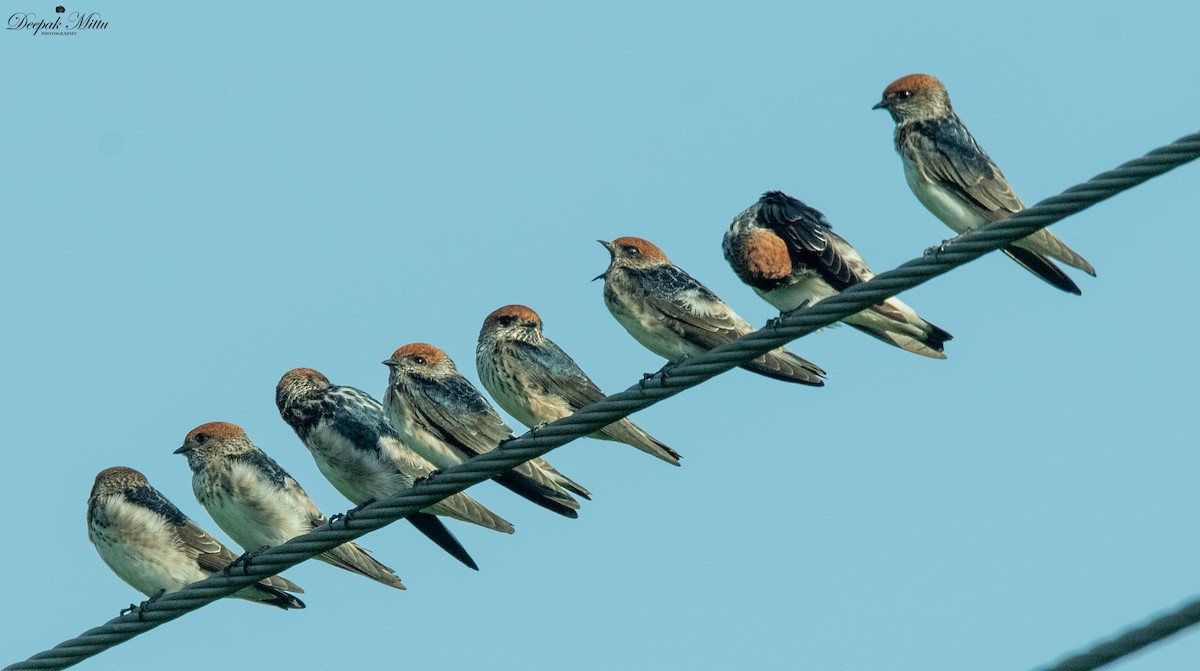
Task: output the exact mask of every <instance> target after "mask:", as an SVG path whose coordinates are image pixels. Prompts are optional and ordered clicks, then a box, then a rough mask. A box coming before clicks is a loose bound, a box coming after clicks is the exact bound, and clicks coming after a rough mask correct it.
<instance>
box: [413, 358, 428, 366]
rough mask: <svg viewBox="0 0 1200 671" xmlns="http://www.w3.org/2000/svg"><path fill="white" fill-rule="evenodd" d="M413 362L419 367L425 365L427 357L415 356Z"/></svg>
mask: <svg viewBox="0 0 1200 671" xmlns="http://www.w3.org/2000/svg"><path fill="white" fill-rule="evenodd" d="M412 360H413V363H415V364H417V365H418V366H424V365H425V357H423V356H414V357H413V358H412Z"/></svg>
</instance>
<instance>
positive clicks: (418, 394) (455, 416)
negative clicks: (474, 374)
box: [409, 377, 513, 459]
mask: <svg viewBox="0 0 1200 671" xmlns="http://www.w3.org/2000/svg"><path fill="white" fill-rule="evenodd" d="M411 390H412V393H411V394H410V395H409V398H410V400H411V402H412V405H413V408H414V409H415V410H416V412H417V413H418V414H419V415H420V416H421V417H422V418H423V419H424V420H425V421H426V423H427V425H428V426H427V428H428V429H429V430H431V431H434V432H436V433H438V434H440V436H441V437H442V438H443V439H444V440H445V441H446V442H447V443H449V444H450V445H452V446H453V447H454V448H455V449H456V450H458V451H459V452H460V453H461V454H462V456H463V457H464V458H468V459H469V458H471V457H473V456H475V455H479V454H483V453H484V452H488V451H491V450H492V449H494V448H495V447H496V446H497V445H499V444H500V441H502V440H504V439H506V438H510V437H512V435H513V434H512V430H511V429H509V428H508V425H507V424H505V423H504V420H502V419H500V415H498V414H496V411H495V409H493V408H492V406H491V404H490V403H488V402H487V399H485V398H483V396H482V395H481V394H480V393H479V391H478V390H476V389H475V388H474V387H473V386H471V383H470V382H468V381H467V380H466V379H464V378H462V377H452V378H447V379H443V380H429V381H427V382H426V383H425V384H422V385H419V386H414V387H412V388H411Z"/></svg>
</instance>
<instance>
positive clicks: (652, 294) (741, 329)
mask: <svg viewBox="0 0 1200 671" xmlns="http://www.w3.org/2000/svg"><path fill="white" fill-rule="evenodd" d="M597 242H599V243H600V244H601V245H604V248H605V249H607V250H608V253H609V254H610V255H611V257H612V258H611V260H610V261H609V264H608V269H607V270H605V271H604V273H603V274H601V275H600V276H598V277H596V279H601V278H604V304H605V305H607V306H608V311H609V312H611V313H612V316H613V317H615V318H616V320H617V322H619V323H620V324H621V326H623V327H625V330H626V331H628V332H629V335H631V336H633V338H634V339H635V340H637V341H638V342H640V343H641V344H642V345H643V346H644V347H645V348H646V349H648V350H650V351H651V352H654V353H655V354H657V355H659V356H661V357H663V358H665V359H666V360H667V361H669V362H676V361H679V360H680V359H683V358H684V357H689V356H694V355H697V354H702V353H704V352H707V351H708V350H710V349H712V348H714V347H717V346H718V345H724V344H726V343H730V342H733V341H734V340H736V339H737V338H739V337H741V336H743V335H746V334H747V333H751V332H753V331H754V328H753V327H751V326H750V324H749V323H747V322H746V320H745V319H742V318H741V317H739V316H738V315H737V313H736V312H734V311H733V310H732V309H731V308H730V307H729V306H728V305H726V304H725V302H724V301H722V300H721V299H720V298H718V297H717V295H716V294H714V293H713V292H712V291H709V289H708V287H706V286H704V285H703V284H701V283H700V281H699V280H697V279H696V278H694V277H692V276H691V275H689V274H687V273H686V272H685V271H684V270H683V269H681V268H680V267H678V266H676V265H675V264H673V263H671V261H670V259H668V258H667V255H666V254H664V253H663V251H662V250H661V249H659V248H658V247H656V246H655V245H654V244H653V243H651V242H648V241H646V240H643V239H641V238H633V237H622V238H617V239H616V240H613V241H612V242H605V241H603V240H598V241H597ZM741 366H742V368H745V369H746V370H749V371H752V372H755V373H758V374H760V375H765V376H767V377H771V378H775V379H777V380H783V381H785V382H795V383H797V384H806V385H810V386H814V387H820V386H823V385H824V384H825V381H824V380H822V379H821V378H823V377H825V371H823V370H821V368H820V367H819V366H817V365H816V364H814V363H812V362H810V361H806V360H804V359H801V358H800V357H798V356H796V355H795V354H793V353H792V352H790V351H789V350H787V349H786V348H783V347H780V348H777V349H773V350H771V351H770V352H767V353H766V354H764V355H762V356H760V357H758V358H757V359H754V360H753V361H748V362H746V363H744V364H741Z"/></svg>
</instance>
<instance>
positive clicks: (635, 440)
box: [592, 418, 683, 466]
mask: <svg viewBox="0 0 1200 671" xmlns="http://www.w3.org/2000/svg"><path fill="white" fill-rule="evenodd" d="M592 435H593V437H595V438H600V439H603V440H615V441H617V442H621V443H625V444H626V445H632V446H633V447H636V448H637V449H639V450H641V451H643V452H645V453H646V454H650V455H653V456H656V457H658V458H659V459H662V460H663V461H665V462H667V463H668V464H672V465H674V466H678V465H679V460H680V459H682V458H683V455H681V454H679V453H678V452H676V451H675V450H672V449H671V448H670V447H668V446H667V445H665V444H664V443H662V442H661V441H659V440H658V439H657V438H655V437H654V436H651V435H650V434H648V433H646V431H645V430H644V429H642V427H640V426H638V425H637V424H634V423H633V422H631V421H629V419H628V418H626V419H622V420H620V421H617V422H613V423H612V424H609V425H608V426H606V427H604V428H603V429H600V430H599V431H597V432H596V433H594V434H592Z"/></svg>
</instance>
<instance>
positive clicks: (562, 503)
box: [383, 343, 591, 518]
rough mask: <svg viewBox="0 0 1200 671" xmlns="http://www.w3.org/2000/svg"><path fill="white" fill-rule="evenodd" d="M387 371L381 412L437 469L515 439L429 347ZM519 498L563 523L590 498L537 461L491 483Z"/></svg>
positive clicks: (401, 353)
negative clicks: (552, 513) (517, 495)
mask: <svg viewBox="0 0 1200 671" xmlns="http://www.w3.org/2000/svg"><path fill="white" fill-rule="evenodd" d="M383 363H384V365H386V366H387V367H388V385H387V392H386V393H385V394H384V396H383V407H384V411H385V412H386V413H387V418H388V421H389V422H390V423H391V425H392V428H394V429H395V430H396V432H397V433H399V434H400V436H401V437H402V438H403V439H404V441H405V442H406V443H408V444H409V445H411V446H412V448H413V449H414V450H416V451H417V452H419V453H420V454H421V456H423V457H425V458H426V459H428V460H429V461H431V462H433V463H434V464H436V465H437V466H438V468H450V467H451V466H456V465H458V464H461V463H463V462H465V461H466V460H468V459H470V458H472V457H475V456H478V455H480V454H483V453H485V452H490V451H491V450H494V449H495V448H496V447H497V446H499V444H500V443H502V442H504V441H506V440H509V439H511V438H514V437H515V436H514V435H513V432H512V429H510V428H509V427H508V425H507V424H505V423H504V420H502V419H500V416H499V415H497V414H496V410H495V409H494V408H492V405H491V404H490V403H488V402H487V399H485V398H484V397H483V394H480V393H479V390H478V389H476V388H475V386H474V385H472V384H471V383H470V382H469V381H468V380H467V379H466V378H465V377H463V376H462V373H460V372H459V371H458V368H457V367H456V366H455V365H454V361H452V360H451V359H450V357H449V356H447V355H446V353H445V352H443V351H442V350H440V349H438V348H437V347H434V346H433V345H429V344H427V343H412V344H409V345H404V346H403V347H400V348H399V349H397V350H396V351H395V352H393V353H392V356H391V357H390V358H388V359H387V360H386V361H384V362H383ZM492 479H493V480H495V481H496V482H497V483H499V484H500V485H502V486H504V487H506V488H508V489H509V490H511V491H513V492H514V493H516V494H519V495H520V496H522V497H524V498H526V499H528V500H530V501H532V502H534V503H536V504H538V505H540V506H542V507H543V508H546V509H548V510H552V511H554V512H556V513H558V514H560V515H563V516H565V517H572V518H573V517H578V516H579V514H578V513H577V512H576V510H578V509H579V502H578V501H576V500H575V498H574V497H572V496H571V493H575V494H578V495H579V496H582V497H584V498H590V497H591V494H590V493H589V492H588V490H586V489H584V488H583V487H582V486H580V485H579V483H577V482H575V481H574V480H571V479H570V478H568V477H566V476H565V475H563V474H561V473H559V472H558V471H557V470H555V468H554V467H553V466H551V465H550V464H549V463H547V462H546V461H545V460H544V459H541V458H537V459H533V460H530V461H528V462H526V463H524V464H521V465H520V466H517V467H516V468H514V469H513V470H511V471H508V472H507V473H502V474H501V475H497V476H496V477H494V478H492Z"/></svg>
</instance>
